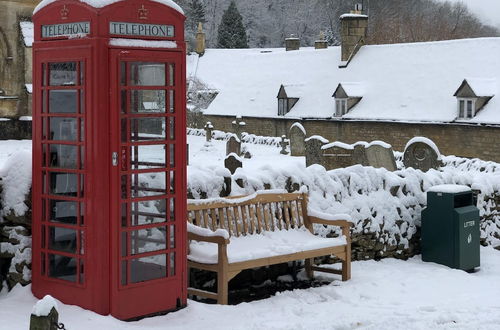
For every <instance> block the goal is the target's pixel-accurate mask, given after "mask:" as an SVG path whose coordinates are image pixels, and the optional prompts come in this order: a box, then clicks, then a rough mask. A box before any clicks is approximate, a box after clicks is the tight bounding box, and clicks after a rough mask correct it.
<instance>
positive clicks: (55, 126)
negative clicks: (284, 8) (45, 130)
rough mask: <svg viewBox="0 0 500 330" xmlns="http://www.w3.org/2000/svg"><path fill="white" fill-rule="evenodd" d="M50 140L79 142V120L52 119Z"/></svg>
mask: <svg viewBox="0 0 500 330" xmlns="http://www.w3.org/2000/svg"><path fill="white" fill-rule="evenodd" d="M49 123H50V136H49V139H50V140H58V141H77V137H78V132H77V129H76V127H77V120H76V118H66V117H51V118H50V119H49Z"/></svg>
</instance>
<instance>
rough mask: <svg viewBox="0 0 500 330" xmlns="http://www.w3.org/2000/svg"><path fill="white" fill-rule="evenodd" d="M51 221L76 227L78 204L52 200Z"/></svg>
mask: <svg viewBox="0 0 500 330" xmlns="http://www.w3.org/2000/svg"><path fill="white" fill-rule="evenodd" d="M49 205H50V221H51V222H59V223H65V224H70V225H75V224H76V222H77V217H78V203H77V202H68V201H56V200H50V201H49Z"/></svg>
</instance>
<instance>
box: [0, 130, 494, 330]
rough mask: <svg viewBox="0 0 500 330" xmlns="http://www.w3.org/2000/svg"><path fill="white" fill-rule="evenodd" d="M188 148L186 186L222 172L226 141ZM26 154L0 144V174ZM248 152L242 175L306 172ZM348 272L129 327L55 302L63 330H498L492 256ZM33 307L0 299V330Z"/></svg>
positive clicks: (275, 151)
mask: <svg viewBox="0 0 500 330" xmlns="http://www.w3.org/2000/svg"><path fill="white" fill-rule="evenodd" d="M188 140H189V144H190V163H191V166H190V167H189V172H190V176H189V177H190V180H191V179H193V180H203V175H205V174H206V173H210V169H217V168H219V169H220V168H222V167H223V161H224V156H225V143H224V142H223V141H214V142H213V143H212V144H211V145H210V146H206V145H205V143H204V137H201V136H200V137H195V136H189V137H188ZM30 148H31V141H0V169H1V168H2V167H3V166H4V165H5V164H6V163H7V160H8V158H9V157H11V156H13V154H14V153H15V152H16V151H19V150H30ZM248 148H249V149H250V151H251V152H252V153H253V154H254V157H253V158H252V159H249V160H245V163H244V169H245V171H243V173H247V174H248V173H250V172H258V173H255V174H254V175H256V176H257V175H261V176H263V175H268V176H272V173H281V172H283V171H289V172H292V173H293V171H297V170H299V169H302V168H303V167H304V159H303V157H290V156H283V155H280V154H279V151H280V149H279V148H277V147H276V146H268V145H257V144H250V145H248ZM358 170H359V169H358ZM463 175H465V174H463ZM249 179H250V178H249ZM272 179H274V180H277V178H276V177H275V178H272ZM492 184H493V183H492ZM352 268H353V270H352V279H351V280H350V281H348V282H340V281H333V282H332V283H331V284H330V285H326V286H322V287H318V288H311V289H304V290H294V291H287V292H283V293H280V294H277V295H276V296H274V297H272V298H269V299H264V300H260V301H254V302H251V303H243V304H240V305H236V306H218V305H211V304H204V303H198V302H194V301H188V307H187V308H185V309H183V310H181V311H179V312H175V313H171V314H168V315H166V316H159V317H154V318H148V319H144V320H141V321H138V322H131V323H127V322H121V321H118V320H116V319H114V318H112V317H110V316H100V315H97V314H95V313H92V312H89V311H85V310H82V309H81V308H79V307H75V306H68V305H64V304H62V303H60V302H59V304H58V305H59V311H60V321H61V322H63V323H64V324H65V325H66V328H67V329H85V330H87V329H92V328H95V329H125V330H127V329H207V328H209V329H402V328H405V329H486V330H488V329H498V324H499V323H500V300H499V299H498V295H499V293H500V281H499V280H498V279H499V278H500V252H499V251H496V250H494V249H492V248H481V269H480V271H478V272H476V273H474V274H468V273H466V272H463V271H459V270H452V269H449V268H447V267H444V266H440V265H437V264H433V263H423V262H422V261H421V259H420V257H415V258H412V259H410V260H409V261H400V260H395V259H384V260H383V261H380V262H375V261H359V262H354V263H353V265H352ZM318 276H323V277H324V276H326V275H323V274H321V275H318ZM326 278H330V279H333V277H328V276H327V277H326ZM282 280H289V279H288V278H287V277H286V276H285V277H284V278H283V279H282ZM36 302H37V299H36V298H34V297H33V295H32V294H31V291H30V288H29V287H25V288H22V287H16V288H14V289H13V290H12V291H11V292H10V293H7V292H5V291H4V292H2V293H0V329H2V330H3V329H5V330H17V329H27V328H28V324H29V315H30V313H31V311H32V308H33V306H34V304H35V303H36Z"/></svg>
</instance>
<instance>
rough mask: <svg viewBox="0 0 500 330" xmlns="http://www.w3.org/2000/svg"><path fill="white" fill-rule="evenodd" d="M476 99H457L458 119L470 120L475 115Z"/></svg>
mask: <svg viewBox="0 0 500 330" xmlns="http://www.w3.org/2000/svg"><path fill="white" fill-rule="evenodd" d="M475 109H476V99H475V98H459V99H458V118H461V119H470V118H474V116H475V115H476V111H475Z"/></svg>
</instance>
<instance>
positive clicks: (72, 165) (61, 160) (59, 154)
mask: <svg viewBox="0 0 500 330" xmlns="http://www.w3.org/2000/svg"><path fill="white" fill-rule="evenodd" d="M77 156H78V147H77V146H70V145H64V144H52V145H50V167H57V168H69V169H77V168H78V157H77Z"/></svg>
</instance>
